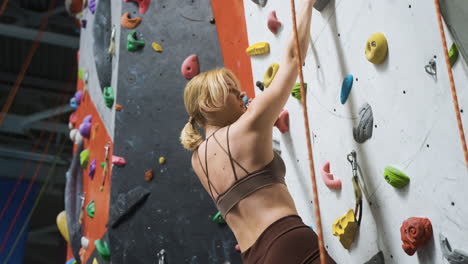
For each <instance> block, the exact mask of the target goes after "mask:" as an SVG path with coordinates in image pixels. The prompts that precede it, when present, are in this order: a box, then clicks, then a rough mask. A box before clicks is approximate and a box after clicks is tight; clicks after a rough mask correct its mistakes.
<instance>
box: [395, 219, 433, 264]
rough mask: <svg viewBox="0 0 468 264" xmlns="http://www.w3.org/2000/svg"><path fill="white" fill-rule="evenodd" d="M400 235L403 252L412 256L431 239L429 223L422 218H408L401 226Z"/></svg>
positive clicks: (430, 225)
mask: <svg viewBox="0 0 468 264" xmlns="http://www.w3.org/2000/svg"><path fill="white" fill-rule="evenodd" d="M400 234H401V241H403V245H402V248H403V250H404V251H405V252H406V254H408V255H410V256H412V255H413V254H414V253H415V252H416V250H417V249H418V248H419V247H421V246H422V245H424V244H425V243H426V242H427V241H429V240H430V239H431V237H432V224H431V221H430V220H429V219H427V218H422V217H411V218H408V219H406V220H405V221H404V222H403V224H402V225H401V227H400Z"/></svg>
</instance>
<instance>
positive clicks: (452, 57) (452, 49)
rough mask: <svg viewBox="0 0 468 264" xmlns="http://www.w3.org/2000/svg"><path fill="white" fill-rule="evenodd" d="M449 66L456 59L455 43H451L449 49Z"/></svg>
mask: <svg viewBox="0 0 468 264" xmlns="http://www.w3.org/2000/svg"><path fill="white" fill-rule="evenodd" d="M448 54H449V60H450V66H453V65H454V64H455V62H457V60H458V47H457V44H455V43H453V44H452V46H451V47H450V50H449V53H448Z"/></svg>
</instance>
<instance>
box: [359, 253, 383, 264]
mask: <svg viewBox="0 0 468 264" xmlns="http://www.w3.org/2000/svg"><path fill="white" fill-rule="evenodd" d="M364 264H385V258H384V254H383V253H382V251H379V252H378V253H377V254H375V255H374V256H373V257H372V258H371V259H369V260H368V261H366V262H365V263H364Z"/></svg>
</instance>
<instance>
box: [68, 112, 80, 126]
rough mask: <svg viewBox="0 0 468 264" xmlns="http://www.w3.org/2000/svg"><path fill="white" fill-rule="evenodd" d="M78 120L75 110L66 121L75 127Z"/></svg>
mask: <svg viewBox="0 0 468 264" xmlns="http://www.w3.org/2000/svg"><path fill="white" fill-rule="evenodd" d="M77 121H78V116H77V115H76V112H73V113H72V114H71V115H70V117H69V118H68V122H69V123H71V124H72V125H73V127H75V124H76V122H77Z"/></svg>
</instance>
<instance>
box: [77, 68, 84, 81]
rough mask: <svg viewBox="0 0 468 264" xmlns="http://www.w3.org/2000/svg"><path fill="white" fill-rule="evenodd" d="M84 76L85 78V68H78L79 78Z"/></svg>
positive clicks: (81, 78)
mask: <svg viewBox="0 0 468 264" xmlns="http://www.w3.org/2000/svg"><path fill="white" fill-rule="evenodd" d="M83 78H84V69H83V68H80V69H79V70H78V79H80V80H83Z"/></svg>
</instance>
